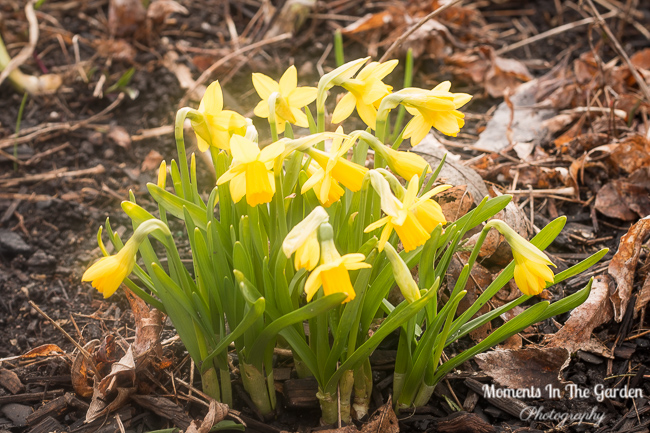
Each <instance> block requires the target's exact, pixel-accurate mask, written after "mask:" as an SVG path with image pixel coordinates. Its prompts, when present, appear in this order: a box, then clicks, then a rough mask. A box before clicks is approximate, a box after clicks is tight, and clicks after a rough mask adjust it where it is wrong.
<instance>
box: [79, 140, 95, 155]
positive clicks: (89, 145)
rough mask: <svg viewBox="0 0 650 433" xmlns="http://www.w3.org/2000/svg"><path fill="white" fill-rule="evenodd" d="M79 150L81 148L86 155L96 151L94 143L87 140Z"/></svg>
mask: <svg viewBox="0 0 650 433" xmlns="http://www.w3.org/2000/svg"><path fill="white" fill-rule="evenodd" d="M79 150H81V151H82V152H83V153H85V154H86V155H92V154H93V153H95V148H94V146H93V144H92V143H91V142H90V141H86V140H84V141H82V142H81V147H80V148H79Z"/></svg>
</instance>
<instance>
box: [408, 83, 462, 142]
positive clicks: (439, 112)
mask: <svg viewBox="0 0 650 433" xmlns="http://www.w3.org/2000/svg"><path fill="white" fill-rule="evenodd" d="M450 88H451V83H450V82H449V81H445V82H442V83H440V84H438V85H437V86H436V87H434V88H433V89H432V90H430V91H428V92H427V91H424V92H422V93H421V94H420V95H419V96H416V97H414V98H405V99H404V100H403V101H402V104H403V105H404V106H405V107H406V110H407V111H408V112H409V113H411V114H412V115H413V116H414V117H413V118H412V119H411V121H410V122H409V123H408V124H407V125H406V129H405V130H404V138H410V139H411V145H412V146H415V145H417V144H418V143H420V142H421V141H422V139H424V137H425V136H426V135H427V134H428V133H429V130H430V129H431V127H434V128H436V129H437V130H438V131H440V132H442V133H443V134H445V135H450V136H452V137H455V136H456V135H457V134H458V132H460V128H462V127H463V125H465V120H464V118H465V115H464V114H463V113H461V112H460V111H458V109H459V108H461V107H462V106H463V105H465V104H467V103H468V102H469V100H470V99H472V95H469V94H467V93H451V92H450V91H449V89H450Z"/></svg>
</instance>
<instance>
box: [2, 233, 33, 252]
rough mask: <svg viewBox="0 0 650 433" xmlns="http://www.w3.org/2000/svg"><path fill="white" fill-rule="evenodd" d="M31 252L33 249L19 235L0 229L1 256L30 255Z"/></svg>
mask: <svg viewBox="0 0 650 433" xmlns="http://www.w3.org/2000/svg"><path fill="white" fill-rule="evenodd" d="M31 252H32V247H30V246H29V245H28V244H27V243H26V242H25V241H24V240H23V238H21V237H20V235H18V233H14V232H12V231H11V230H7V229H0V254H2V255H5V256H16V255H18V254H23V255H29V254H30V253H31Z"/></svg>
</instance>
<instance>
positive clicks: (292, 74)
mask: <svg viewBox="0 0 650 433" xmlns="http://www.w3.org/2000/svg"><path fill="white" fill-rule="evenodd" d="M297 86H298V71H296V67H295V66H294V65H291V66H289V68H288V69H287V70H286V71H284V74H282V77H280V85H279V87H280V93H281V94H282V96H288V95H289V93H291V92H292V91H293V90H294V89H295V88H296V87H297Z"/></svg>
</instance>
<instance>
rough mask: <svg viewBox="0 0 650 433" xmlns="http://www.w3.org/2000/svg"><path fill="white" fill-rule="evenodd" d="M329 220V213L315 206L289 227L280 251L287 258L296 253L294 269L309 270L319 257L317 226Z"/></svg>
mask: <svg viewBox="0 0 650 433" xmlns="http://www.w3.org/2000/svg"><path fill="white" fill-rule="evenodd" d="M328 220H329V215H328V214H327V212H326V211H325V209H323V208H322V207H320V206H318V207H316V208H315V209H314V210H313V211H311V213H310V214H309V215H307V217H305V219H304V220H302V221H301V222H299V223H298V224H296V226H295V227H294V228H293V229H291V231H290V232H289V234H287V237H286V238H284V242H282V251H284V255H285V256H287V258H289V257H291V254H293V253H294V252H295V253H296V257H295V260H294V265H295V267H296V271H297V270H299V269H302V268H305V269H307V270H308V271H311V270H312V269H314V268H315V267H316V265H318V260H319V259H320V244H319V243H318V227H320V225H321V224H323V223H325V222H327V221H328Z"/></svg>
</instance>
